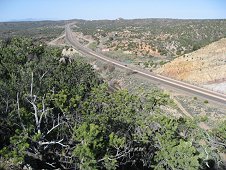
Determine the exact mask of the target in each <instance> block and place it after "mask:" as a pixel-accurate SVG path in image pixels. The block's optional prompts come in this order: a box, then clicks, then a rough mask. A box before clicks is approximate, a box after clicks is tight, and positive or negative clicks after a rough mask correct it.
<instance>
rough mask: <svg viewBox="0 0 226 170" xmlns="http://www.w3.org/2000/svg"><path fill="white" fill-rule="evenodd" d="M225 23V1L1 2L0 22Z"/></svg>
mask: <svg viewBox="0 0 226 170" xmlns="http://www.w3.org/2000/svg"><path fill="white" fill-rule="evenodd" d="M117 18H125V19H132V18H175V19H226V0H108V1H107V0H0V21H12V20H26V19H36V20H45V19H52V20H61V19H64V20H66V19H87V20H93V19H117Z"/></svg>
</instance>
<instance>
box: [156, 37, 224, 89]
mask: <svg viewBox="0 0 226 170" xmlns="http://www.w3.org/2000/svg"><path fill="white" fill-rule="evenodd" d="M156 72H157V73H160V74H162V75H165V76H168V77H171V78H175V79H178V80H182V81H187V82H190V83H193V84H199V85H204V84H205V85H206V84H217V83H222V82H226V38H223V39H221V40H219V41H216V42H214V43H211V44H209V45H207V46H205V47H203V48H201V49H199V50H197V51H194V52H192V53H190V54H186V55H183V56H181V57H179V58H176V59H174V60H173V61H171V62H169V63H167V64H165V65H163V66H162V67H161V68H159V69H157V70H156Z"/></svg>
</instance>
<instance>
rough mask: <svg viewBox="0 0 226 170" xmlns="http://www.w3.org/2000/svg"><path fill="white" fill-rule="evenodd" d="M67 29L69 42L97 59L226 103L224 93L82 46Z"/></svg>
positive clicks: (195, 94) (187, 91) (67, 28)
mask: <svg viewBox="0 0 226 170" xmlns="http://www.w3.org/2000/svg"><path fill="white" fill-rule="evenodd" d="M65 31H66V40H67V41H68V43H70V44H71V45H72V46H73V47H74V48H76V49H77V50H78V51H79V52H80V53H81V54H84V55H88V56H93V57H95V58H97V59H100V60H103V61H105V62H108V63H111V64H114V65H115V66H117V67H120V68H122V69H125V70H129V71H132V72H135V73H137V74H139V75H141V76H143V77H146V78H149V79H151V80H154V81H156V82H159V83H161V84H163V85H167V86H170V87H172V88H174V89H179V90H182V91H185V92H186V93H189V94H191V95H192V96H199V97H202V98H205V99H207V100H212V101H214V102H217V103H220V104H223V105H226V95H224V94H220V93H217V92H213V91H210V90H207V89H203V88H201V87H198V86H194V85H191V84H188V83H185V82H181V81H178V80H174V79H171V78H168V77H165V76H162V75H158V74H155V73H152V72H149V71H147V70H144V69H141V68H137V67H132V66H127V65H125V64H123V63H122V62H119V61H117V60H114V59H111V58H108V57H106V56H104V55H103V54H99V53H97V52H94V51H92V50H91V49H88V48H86V47H84V46H82V45H81V44H80V43H79V42H78V40H77V39H76V37H74V36H73V34H72V32H71V29H70V24H68V25H66V27H65Z"/></svg>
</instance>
